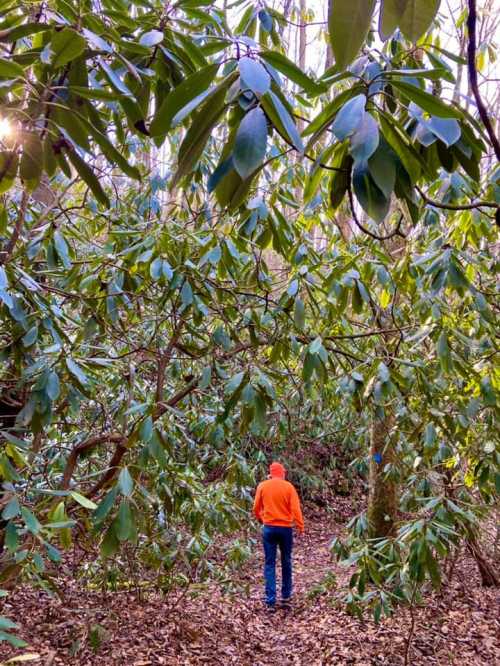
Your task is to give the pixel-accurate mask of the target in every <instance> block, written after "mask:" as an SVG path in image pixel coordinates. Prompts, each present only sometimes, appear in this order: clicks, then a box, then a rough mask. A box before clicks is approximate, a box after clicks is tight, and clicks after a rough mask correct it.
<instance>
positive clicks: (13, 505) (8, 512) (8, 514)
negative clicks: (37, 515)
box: [2, 496, 21, 520]
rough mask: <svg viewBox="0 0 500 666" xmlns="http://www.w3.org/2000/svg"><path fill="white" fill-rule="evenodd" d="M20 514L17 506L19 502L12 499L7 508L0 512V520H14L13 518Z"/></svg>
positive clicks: (19, 508)
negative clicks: (0, 516) (0, 513)
mask: <svg viewBox="0 0 500 666" xmlns="http://www.w3.org/2000/svg"><path fill="white" fill-rule="evenodd" d="M20 513H21V507H20V506H19V500H18V499H17V497H15V496H14V497H13V498H12V499H11V500H10V501H9V503H8V504H7V506H5V507H4V510H3V511H2V518H3V519H4V520H10V519H11V518H15V516H18V515H19V514H20Z"/></svg>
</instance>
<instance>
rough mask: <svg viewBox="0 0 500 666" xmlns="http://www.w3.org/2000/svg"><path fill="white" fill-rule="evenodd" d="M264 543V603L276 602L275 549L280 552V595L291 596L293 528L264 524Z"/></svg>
mask: <svg viewBox="0 0 500 666" xmlns="http://www.w3.org/2000/svg"><path fill="white" fill-rule="evenodd" d="M262 542H263V544H264V556H265V564H264V578H265V580H266V604H267V605H268V606H273V605H274V604H275V603H276V550H277V548H278V546H279V547H280V553H281V596H282V598H283V599H288V598H289V597H291V596H292V546H293V530H292V528H291V527H279V526H276V525H264V527H263V528H262Z"/></svg>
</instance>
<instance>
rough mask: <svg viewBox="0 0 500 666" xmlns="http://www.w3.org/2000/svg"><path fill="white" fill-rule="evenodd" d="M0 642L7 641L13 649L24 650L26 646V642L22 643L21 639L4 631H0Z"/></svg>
mask: <svg viewBox="0 0 500 666" xmlns="http://www.w3.org/2000/svg"><path fill="white" fill-rule="evenodd" d="M0 641H7V643H10V644H11V645H12V646H13V647H15V648H24V647H27V645H28V643H26V641H23V640H22V639H21V638H18V637H17V636H13V635H12V634H9V633H7V632H6V631H0ZM9 661H11V660H10V659H9Z"/></svg>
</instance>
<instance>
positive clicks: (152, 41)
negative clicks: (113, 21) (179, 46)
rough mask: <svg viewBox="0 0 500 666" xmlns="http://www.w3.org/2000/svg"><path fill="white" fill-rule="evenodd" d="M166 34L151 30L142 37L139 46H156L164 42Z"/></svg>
mask: <svg viewBox="0 0 500 666" xmlns="http://www.w3.org/2000/svg"><path fill="white" fill-rule="evenodd" d="M163 37H164V34H163V32H162V31H161V30H150V31H149V32H145V33H144V34H143V35H141V38H140V39H139V44H141V46H156V45H157V44H159V43H160V42H162V41H163Z"/></svg>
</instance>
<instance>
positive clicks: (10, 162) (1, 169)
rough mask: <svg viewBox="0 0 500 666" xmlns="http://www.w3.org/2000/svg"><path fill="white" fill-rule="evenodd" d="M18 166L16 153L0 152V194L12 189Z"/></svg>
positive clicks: (10, 151) (9, 151)
mask: <svg viewBox="0 0 500 666" xmlns="http://www.w3.org/2000/svg"><path fill="white" fill-rule="evenodd" d="M18 166H19V157H18V154H17V151H12V150H3V151H2V152H0V194H3V193H4V192H7V190H9V189H10V188H11V187H12V185H13V183H14V179H15V177H16V175H17V167H18Z"/></svg>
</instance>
